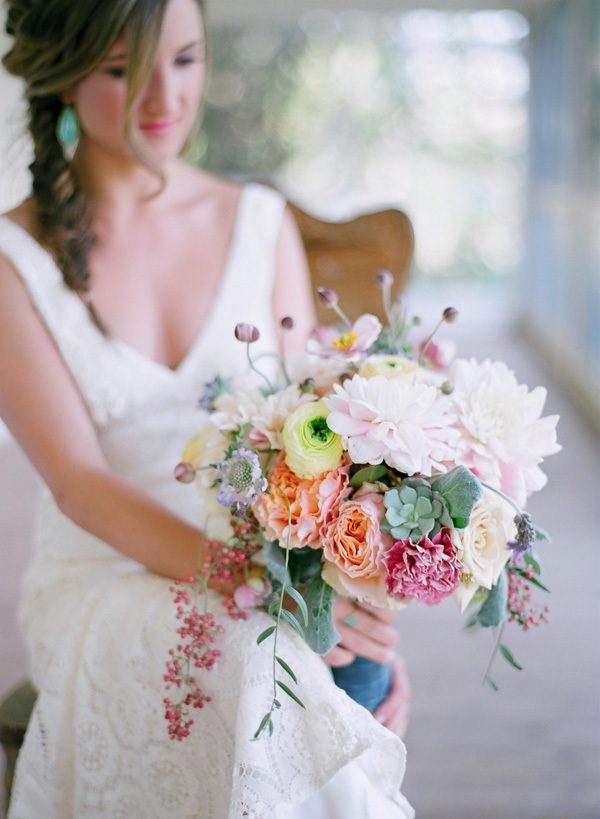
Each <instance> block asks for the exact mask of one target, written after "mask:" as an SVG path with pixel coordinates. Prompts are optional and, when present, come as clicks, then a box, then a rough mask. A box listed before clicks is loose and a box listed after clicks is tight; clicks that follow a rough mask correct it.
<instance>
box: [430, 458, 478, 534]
mask: <svg viewBox="0 0 600 819" xmlns="http://www.w3.org/2000/svg"><path fill="white" fill-rule="evenodd" d="M432 486H433V488H434V489H436V490H437V491H438V492H439V493H440V495H441V496H442V497H443V498H444V501H445V503H446V506H447V507H448V511H449V512H450V516H451V517H452V520H453V521H454V525H455V526H456V528H457V529H464V528H465V526H467V524H468V523H469V518H470V516H471V512H472V511H473V507H474V506H475V504H476V503H477V501H478V500H479V499H480V497H481V495H482V494H483V489H482V486H481V483H480V482H479V481H478V480H477V478H476V477H475V475H473V473H472V472H471V470H470V469H467V467H466V466H463V465H460V466H455V467H454V469H451V470H450V471H449V472H446V474H445V475H440V477H439V478H436V480H435V481H434V482H433V484H432Z"/></svg>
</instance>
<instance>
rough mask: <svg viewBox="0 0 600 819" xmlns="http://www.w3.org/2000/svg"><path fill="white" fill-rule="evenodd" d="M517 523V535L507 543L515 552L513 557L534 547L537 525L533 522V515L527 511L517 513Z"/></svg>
mask: <svg viewBox="0 0 600 819" xmlns="http://www.w3.org/2000/svg"><path fill="white" fill-rule="evenodd" d="M515 525H516V527H517V536H516V538H515V539H514V540H509V541H508V543H507V544H506V545H507V547H508V548H509V549H510V550H511V552H512V553H513V557H519V556H520V555H522V554H524V553H525V552H529V551H531V549H532V548H533V544H534V542H535V527H534V525H533V523H532V522H531V516H530V515H529V514H528V513H527V512H519V513H518V514H517V515H515Z"/></svg>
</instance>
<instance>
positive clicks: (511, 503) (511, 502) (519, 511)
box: [478, 478, 523, 515]
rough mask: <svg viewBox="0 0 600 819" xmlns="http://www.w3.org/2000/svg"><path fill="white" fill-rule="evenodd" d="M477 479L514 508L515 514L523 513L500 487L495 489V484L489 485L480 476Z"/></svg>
mask: <svg viewBox="0 0 600 819" xmlns="http://www.w3.org/2000/svg"><path fill="white" fill-rule="evenodd" d="M478 481H479V483H480V484H481V485H482V486H485V488H486V489H489V490H490V492H495V493H496V495H499V496H500V497H501V498H504V500H505V501H506V502H507V503H510V505H511V506H512V508H513V509H514V510H515V512H516V513H517V515H522V514H523V510H522V509H521V508H520V507H519V506H518V505H517V504H516V503H515V501H514V500H513V499H512V498H511V497H510V495H507V494H505V493H504V492H503V491H502V490H501V489H497V488H496V487H495V486H490V484H489V483H486V482H485V481H482V480H481V478H478Z"/></svg>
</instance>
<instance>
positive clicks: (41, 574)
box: [0, 185, 413, 819]
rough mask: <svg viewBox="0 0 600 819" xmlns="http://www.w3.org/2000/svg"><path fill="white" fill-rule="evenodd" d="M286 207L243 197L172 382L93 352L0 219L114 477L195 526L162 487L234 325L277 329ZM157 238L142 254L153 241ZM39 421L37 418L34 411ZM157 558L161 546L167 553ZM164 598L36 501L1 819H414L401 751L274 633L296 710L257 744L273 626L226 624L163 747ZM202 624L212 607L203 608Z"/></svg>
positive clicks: (80, 316) (46, 502)
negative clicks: (24, 649)
mask: <svg viewBox="0 0 600 819" xmlns="http://www.w3.org/2000/svg"><path fill="white" fill-rule="evenodd" d="M283 207H284V203H283V200H282V199H281V198H280V197H279V195H277V194H275V193H273V192H272V191H270V190H269V189H267V188H264V187H262V186H259V185H248V186H247V187H246V188H245V189H244V191H243V193H242V197H241V200H240V205H239V210H238V215H237V222H236V228H235V234H234V240H233V242H232V245H231V248H230V252H229V257H228V260H227V264H226V268H225V270H224V273H223V278H222V281H221V284H220V287H219V290H218V292H217V295H216V297H215V299H214V302H213V304H212V308H211V311H210V315H209V317H208V319H207V321H206V322H205V324H204V326H203V327H202V330H201V332H200V334H199V335H198V337H197V339H196V340H195V342H194V344H193V345H192V347H191V349H190V350H189V352H188V354H187V355H186V357H185V359H184V360H183V361H182V363H181V364H180V365H179V366H178V367H177V369H175V370H171V369H169V368H168V367H165V366H163V365H161V364H158V363H156V362H154V361H152V360H150V359H149V358H147V357H146V356H144V355H142V354H140V353H139V352H137V351H136V350H134V349H133V348H132V347H130V346H128V345H127V344H125V343H123V342H120V341H117V340H108V339H106V338H105V337H103V336H102V335H101V334H100V333H99V332H98V331H97V329H96V328H95V327H94V325H93V323H92V322H91V321H90V320H89V317H88V314H87V311H86V309H85V307H84V306H83V304H82V302H81V301H80V299H79V298H78V297H77V296H76V295H75V294H73V293H72V292H71V291H69V290H68V289H67V288H66V287H65V286H64V284H63V281H62V277H61V274H60V272H59V271H58V269H57V268H56V266H55V264H54V263H53V261H52V259H51V257H50V256H49V255H48V254H47V253H46V252H45V251H44V250H43V249H42V248H41V247H40V246H39V245H38V244H37V243H36V242H35V241H34V240H33V239H32V238H31V237H30V236H29V235H28V234H27V233H26V232H25V231H23V230H22V229H21V228H19V227H18V226H17V225H15V224H14V223H13V222H11V221H10V220H8V219H6V218H0V252H1V253H3V254H4V255H5V256H6V257H7V258H8V259H9V260H10V261H11V262H12V263H13V265H14V267H15V268H16V270H17V271H18V273H19V275H20V276H21V277H22V279H23V281H24V282H25V284H26V286H27V288H28V291H29V293H30V296H31V299H32V302H33V303H34V305H35V307H36V309H37V310H38V312H39V314H40V316H41V318H42V319H43V321H44V323H45V325H46V327H47V328H48V331H49V333H50V334H51V335H52V337H53V338H54V340H55V343H56V345H57V347H58V349H59V351H60V353H61V355H62V356H63V358H64V360H65V362H66V364H67V366H68V368H69V370H70V372H71V374H72V376H73V378H74V380H75V382H76V384H77V386H78V389H79V391H80V392H81V395H82V397H83V400H84V401H85V404H86V407H87V409H88V411H89V414H90V417H91V419H92V421H93V423H94V426H95V428H96V430H97V434H98V437H99V440H100V442H101V445H102V449H103V451H104V454H105V456H106V459H107V461H108V463H109V464H110V465H111V467H112V468H113V469H114V470H115V471H116V472H117V473H119V474H120V475H122V476H123V477H125V478H127V479H128V480H130V481H131V482H132V483H134V484H136V485H137V486H139V487H140V488H142V489H144V490H146V491H147V492H149V493H151V494H152V495H154V496H156V497H157V498H159V499H160V500H161V501H162V502H163V503H165V504H166V505H168V506H169V507H170V508H172V509H173V510H175V511H176V512H178V513H179V514H180V515H181V516H182V517H184V518H186V519H187V520H189V521H191V522H194V523H196V524H198V523H199V520H200V518H199V500H198V496H197V493H196V492H195V490H194V488H193V487H190V486H182V485H181V484H178V483H177V482H176V481H175V480H174V479H173V477H172V471H173V466H174V464H176V463H177V461H178V460H179V456H180V453H181V450H182V447H183V445H184V444H185V443H186V441H187V440H188V439H189V437H190V436H191V435H192V434H194V433H195V432H196V431H197V429H198V425H199V422H200V421H201V418H202V410H200V409H198V405H197V399H198V397H199V395H200V393H201V391H202V387H203V384H204V383H205V382H207V381H209V380H210V379H211V378H212V377H213V376H214V374H215V372H216V371H217V369H218V370H219V371H221V372H225V373H227V372H233V371H239V370H240V369H241V368H242V367H243V366H244V353H245V351H244V349H243V345H241V344H239V343H238V342H236V341H235V340H234V339H233V326H234V324H235V323H236V322H238V321H249V322H252V323H254V324H256V325H257V326H258V327H260V329H261V332H262V339H261V343H263V345H264V347H265V349H273V347H274V343H275V340H274V328H273V324H272V318H271V315H270V304H271V288H272V278H273V269H274V249H275V242H276V238H277V235H278V232H279V226H280V222H281V216H282V211H283ZM149 240H151V238H150V239H149ZM39 413H40V423H44V409H43V407H40V408H39ZM165 548H168V544H165ZM168 587H169V582H168V580H166V579H165V578H163V577H160V576H158V575H155V574H153V573H151V572H149V571H148V570H146V569H145V568H144V567H143V566H140V565H139V564H138V563H135V562H134V561H132V560H130V559H128V558H126V557H124V556H123V555H122V554H120V553H119V552H117V551H115V550H114V549H113V548H111V547H110V546H108V545H107V544H106V543H103V542H102V541H100V540H98V539H97V538H95V537H93V536H92V535H90V534H88V533H86V532H85V531H83V530H82V529H80V528H79V527H77V526H76V525H75V524H73V523H72V522H71V521H70V520H68V519H67V518H66V517H64V515H62V514H61V512H60V511H59V510H58V509H57V507H56V505H55V503H54V501H53V499H52V497H51V495H50V493H49V492H48V491H47V490H46V491H43V492H42V495H41V497H40V500H39V505H38V511H37V527H36V542H35V551H34V556H33V559H32V561H31V564H30V566H29V568H28V571H27V573H26V576H25V580H24V587H23V595H22V606H21V622H22V626H23V631H24V634H25V638H26V641H27V645H28V649H29V653H30V662H31V675H32V679H33V682H34V684H35V686H36V688H37V689H38V691H39V697H38V700H37V703H36V706H35V710H34V712H33V715H32V718H31V721H30V724H29V728H28V731H27V735H26V738H25V743H24V746H23V749H22V751H21V754H20V756H19V761H18V766H17V773H16V780H15V788H14V792H13V801H12V805H11V811H10V814H9V816H10V819H97V817H106V818H107V819H121V817H122V818H123V819H125V817H126V818H127V819H166V818H167V817H169V819H240V818H241V817H248V819H283V817H286V818H288V819H342V817H343V819H385V818H386V817H389V818H390V819H407V817H411V816H412V815H413V812H412V809H411V808H410V806H409V805H408V803H407V802H406V800H405V799H404V797H403V796H402V794H401V793H400V784H401V781H402V777H403V774H404V767H405V749H404V745H403V744H402V742H401V741H400V740H399V739H398V738H397V737H395V736H393V735H392V734H391V733H390V732H389V731H387V729H385V728H383V727H382V726H381V725H379V724H378V723H377V722H376V721H375V720H374V719H373V718H372V716H371V715H370V714H369V713H367V711H365V710H364V709H363V708H361V707H360V706H358V705H356V704H355V703H354V702H353V701H352V700H350V699H349V698H348V697H347V696H346V695H345V694H344V693H343V692H342V691H341V690H339V689H338V688H336V687H335V685H334V684H333V682H332V680H331V675H330V672H329V670H328V669H327V667H326V666H325V664H324V663H323V662H322V660H321V659H320V658H319V657H317V656H316V655H314V654H313V653H312V652H311V651H310V650H309V649H308V648H307V647H306V646H305V645H304V643H303V642H302V641H301V640H300V639H299V638H298V637H297V636H296V635H295V634H294V633H293V632H292V630H290V629H288V627H287V626H284V627H283V634H282V644H281V651H282V654H283V656H285V657H286V658H287V659H288V660H289V661H290V662H291V664H292V665H293V667H294V669H295V670H296V671H297V672H298V676H299V686H298V692H299V694H300V696H301V697H302V699H303V701H304V702H305V704H306V711H303V710H302V709H300V708H298V707H297V706H296V705H294V704H293V703H292V702H291V701H290V702H286V703H285V704H284V707H283V708H282V709H281V711H279V712H278V713H277V715H276V716H277V721H276V729H275V732H274V734H273V736H272V737H271V738H269V737H267V736H266V735H265V736H264V737H263V738H262V739H261V740H260V741H258V742H253V741H251V737H252V734H253V732H254V730H255V728H256V726H257V721H258V720H259V719H260V716H261V715H262V714H263V713H264V711H265V708H266V705H267V703H268V701H269V697H270V685H269V681H270V677H271V659H270V652H269V651H268V650H267V649H266V647H265V646H260V647H259V646H256V642H255V638H256V636H257V634H259V633H260V631H261V630H262V629H263V628H264V627H265V625H266V623H267V621H266V615H265V614H263V613H260V612H255V613H253V614H252V615H251V617H250V619H249V620H248V621H245V622H233V621H230V620H228V618H227V617H226V616H225V617H222V618H220V619H221V621H222V622H223V624H224V625H225V629H226V631H225V634H224V635H223V636H222V638H221V645H220V648H221V650H222V658H221V659H220V661H219V663H218V665H217V666H216V667H215V668H214V669H213V670H211V671H204V672H200V674H201V675H203V678H202V681H201V687H202V688H203V689H205V690H206V691H207V692H208V693H210V694H212V695H213V697H214V699H213V702H212V703H211V704H210V705H209V706H207V707H205V708H204V709H203V710H202V711H197V712H195V719H196V721H195V725H194V727H193V729H192V733H191V736H190V737H189V738H188V739H187V740H185V741H184V742H182V743H178V742H174V741H171V740H169V739H168V736H167V725H166V722H165V719H164V715H163V702H162V700H163V696H164V691H163V680H162V675H163V673H164V662H165V659H166V657H167V651H168V649H169V647H171V645H172V644H173V642H174V637H175V628H176V625H177V621H176V620H175V618H174V606H173V604H172V602H171V593H170V592H169V588H168ZM212 597H213V599H211V607H212V610H213V612H220V611H221V609H222V607H221V606H220V601H219V599H218V597H217V596H216V595H212Z"/></svg>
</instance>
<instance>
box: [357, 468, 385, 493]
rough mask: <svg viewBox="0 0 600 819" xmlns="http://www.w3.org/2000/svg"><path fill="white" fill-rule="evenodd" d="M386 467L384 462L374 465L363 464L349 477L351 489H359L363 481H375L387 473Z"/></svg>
mask: <svg viewBox="0 0 600 819" xmlns="http://www.w3.org/2000/svg"><path fill="white" fill-rule="evenodd" d="M387 471H388V468H387V466H386V465H385V464H377V465H376V466H364V467H362V468H361V469H359V470H358V471H357V472H355V473H354V474H353V475H352V478H351V479H350V486H351V487H352V488H353V489H360V487H361V486H362V485H363V483H375V482H376V481H380V480H381V479H382V478H384V477H385V476H386V475H387Z"/></svg>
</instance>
